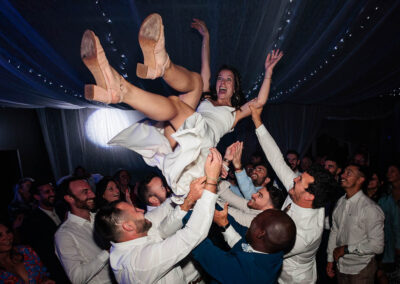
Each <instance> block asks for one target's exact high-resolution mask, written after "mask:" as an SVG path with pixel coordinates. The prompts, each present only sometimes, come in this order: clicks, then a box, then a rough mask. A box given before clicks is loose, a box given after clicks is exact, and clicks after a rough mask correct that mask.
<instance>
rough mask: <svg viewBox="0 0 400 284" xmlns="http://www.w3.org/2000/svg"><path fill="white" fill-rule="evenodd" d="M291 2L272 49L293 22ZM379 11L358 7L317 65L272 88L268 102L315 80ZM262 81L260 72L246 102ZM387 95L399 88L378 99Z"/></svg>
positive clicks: (293, 7)
mask: <svg viewBox="0 0 400 284" xmlns="http://www.w3.org/2000/svg"><path fill="white" fill-rule="evenodd" d="M293 1H294V0H292V1H289V3H288V7H287V8H286V9H287V11H286V13H284V16H285V19H283V20H282V25H281V27H279V28H278V32H277V34H276V36H275V40H274V43H273V47H274V48H278V47H280V46H281V41H282V40H283V39H284V38H285V33H286V32H287V30H288V27H289V25H290V23H291V22H293V17H294V15H295V11H293V10H295V7H296V6H295V5H293ZM366 8H367V9H366ZM380 9H381V8H380V7H379V6H378V5H376V6H373V7H360V11H359V14H358V17H357V18H356V19H355V21H353V22H352V23H350V25H349V26H347V27H342V31H341V32H340V33H339V35H338V36H337V37H336V38H334V40H333V41H332V43H331V44H330V48H329V49H328V50H327V52H326V53H325V56H324V57H323V58H322V59H320V60H319V63H317V64H316V65H315V66H314V67H313V68H311V69H309V70H308V71H306V72H305V74H304V75H302V76H299V77H298V78H297V79H295V80H293V81H292V82H291V83H290V84H289V87H286V88H281V89H277V88H276V87H272V89H271V93H270V96H269V99H268V100H269V101H271V102H277V101H279V100H281V99H282V98H283V97H285V96H289V95H292V94H293V93H294V92H295V91H296V90H298V89H299V88H300V87H302V86H303V85H304V84H306V83H307V82H308V81H310V80H312V79H316V78H317V76H318V74H319V73H321V71H323V70H324V69H326V68H327V67H329V66H330V64H331V63H333V62H334V61H335V59H336V58H337V57H339V56H340V55H341V53H342V52H343V49H344V48H345V47H346V43H347V42H349V41H350V40H351V39H352V38H354V34H356V33H362V32H364V31H366V30H367V28H369V27H370V26H371V25H372V24H373V22H374V20H375V21H378V20H379V16H380V15H382V13H381V11H380ZM263 80H264V72H261V73H260V74H259V75H258V76H257V78H256V80H255V81H254V83H253V84H252V87H251V88H249V90H248V91H247V92H246V93H245V97H246V99H247V100H250V99H252V98H254V97H256V96H257V94H258V91H259V89H260V87H261V85H262V82H263ZM387 95H389V96H398V95H400V88H394V89H393V90H391V91H389V92H386V93H384V94H381V95H379V97H381V98H382V97H384V96H387Z"/></svg>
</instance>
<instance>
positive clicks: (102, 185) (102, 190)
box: [96, 177, 123, 208]
mask: <svg viewBox="0 0 400 284" xmlns="http://www.w3.org/2000/svg"><path fill="white" fill-rule="evenodd" d="M122 197H123V195H122V193H121V191H120V189H119V187H118V186H117V183H116V181H115V180H114V179H112V178H111V177H103V178H102V179H101V180H100V181H99V182H98V183H97V185H96V207H97V208H100V207H102V206H104V205H106V204H108V203H111V202H113V201H116V200H121V199H123V198H122Z"/></svg>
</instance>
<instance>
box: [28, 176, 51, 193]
mask: <svg viewBox="0 0 400 284" xmlns="http://www.w3.org/2000/svg"><path fill="white" fill-rule="evenodd" d="M46 184H50V185H51V186H53V182H52V181H49V180H35V181H34V182H33V183H32V186H31V188H30V189H29V192H30V194H32V196H33V195H38V194H39V193H40V192H39V187H41V186H43V185H46Z"/></svg>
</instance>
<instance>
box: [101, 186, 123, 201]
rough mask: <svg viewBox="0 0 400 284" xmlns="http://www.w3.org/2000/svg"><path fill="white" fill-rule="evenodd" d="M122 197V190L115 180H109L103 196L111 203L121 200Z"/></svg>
mask: <svg viewBox="0 0 400 284" xmlns="http://www.w3.org/2000/svg"><path fill="white" fill-rule="evenodd" d="M120 197H121V196H120V191H119V188H118V187H117V185H116V184H115V182H113V181H109V182H108V184H107V187H106V190H105V191H104V193H103V198H104V199H105V200H107V202H109V203H111V202H113V201H115V200H119V199H120Z"/></svg>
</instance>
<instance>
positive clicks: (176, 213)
mask: <svg viewBox="0 0 400 284" xmlns="http://www.w3.org/2000/svg"><path fill="white" fill-rule="evenodd" d="M173 214H174V216H175V217H176V218H179V219H181V220H182V219H183V217H185V216H186V214H187V211H185V210H182V208H181V207H180V206H179V205H178V206H176V207H175V209H174V213H173Z"/></svg>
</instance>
